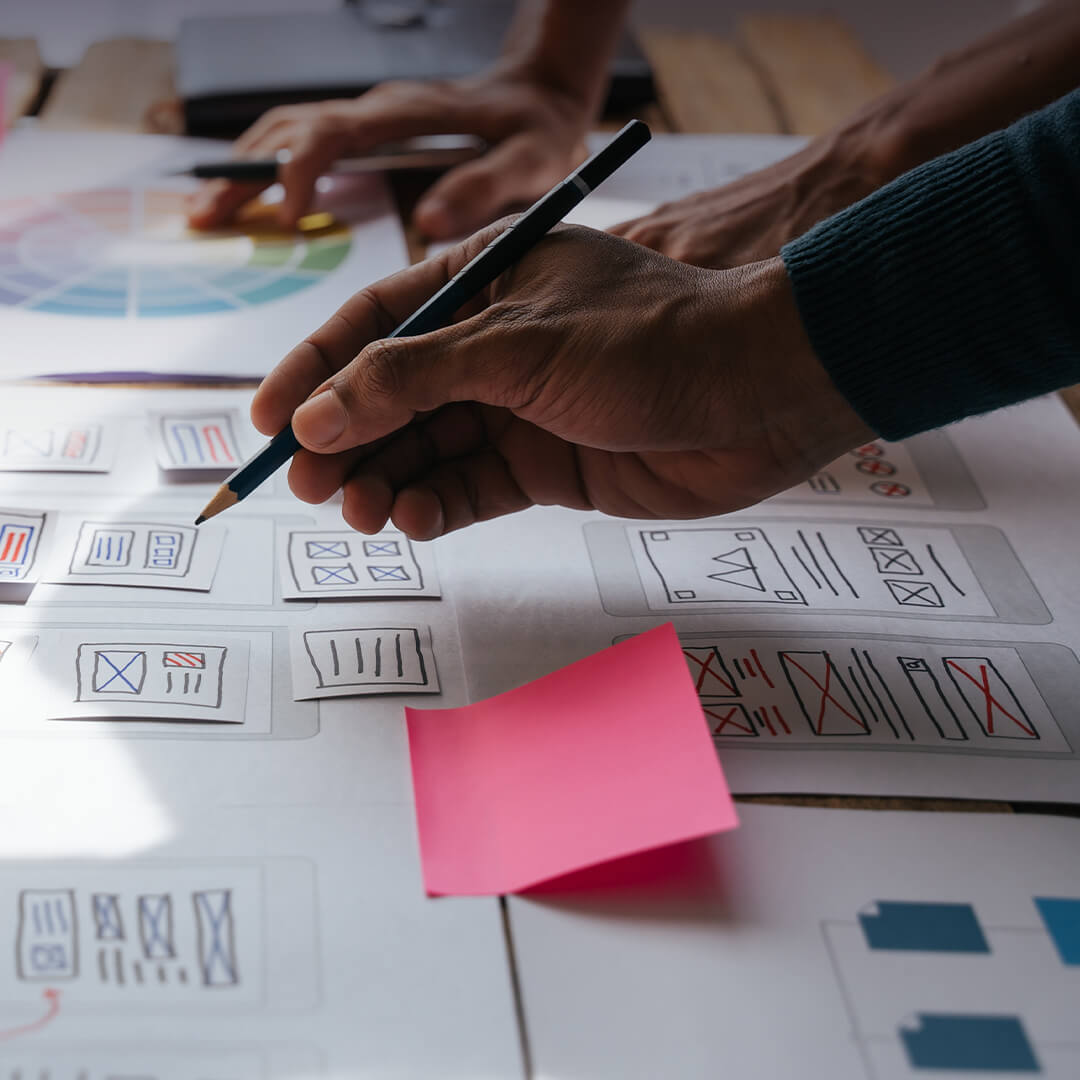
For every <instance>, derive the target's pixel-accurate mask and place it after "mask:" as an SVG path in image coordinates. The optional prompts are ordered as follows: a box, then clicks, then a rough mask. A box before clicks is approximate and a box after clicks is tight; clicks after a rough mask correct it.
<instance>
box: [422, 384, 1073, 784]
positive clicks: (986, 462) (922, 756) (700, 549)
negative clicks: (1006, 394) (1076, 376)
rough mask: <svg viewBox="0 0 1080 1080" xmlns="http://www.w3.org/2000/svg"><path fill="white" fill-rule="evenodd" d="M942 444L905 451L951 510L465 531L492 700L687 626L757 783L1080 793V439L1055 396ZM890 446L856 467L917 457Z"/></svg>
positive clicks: (458, 578) (579, 522)
mask: <svg viewBox="0 0 1080 1080" xmlns="http://www.w3.org/2000/svg"><path fill="white" fill-rule="evenodd" d="M931 435H932V436H933V437H932V438H928V439H927V438H924V437H923V436H919V437H918V439H917V440H908V441H906V442H905V443H903V444H901V448H902V449H903V450H906V451H908V456H909V458H910V460H911V461H912V462H914V463H916V464H917V466H918V473H919V476H920V478H921V480H922V487H921V490H922V491H924V492H925V493H926V494H927V495H929V496H930V497H931V500H932V505H929V506H928V505H924V504H918V505H917V504H914V503H910V502H906V501H905V500H904V499H895V498H889V499H886V498H884V497H880V498H879V497H877V496H873V497H874V498H876V499H877V503H876V504H874V503H871V502H862V503H860V505H859V506H858V507H857V508H853V507H852V506H851V505H849V504H843V505H841V504H839V503H838V504H836V505H835V509H831V507H830V504H829V502H828V500H829V498H830V497H831V496H829V495H817V494H813V495H812V496H810V497H811V498H813V499H814V500H816V501H815V502H814V508H813V510H807V509H806V507H805V506H802V505H799V503H801V502H805V501H806V497H801V498H800V499H799V500H798V502H797V501H796V500H795V499H794V498H786V497H785V498H777V499H774V500H770V501H769V502H768V503H767V504H765V505H762V506H759V507H754V508H750V509H747V510H745V511H741V512H739V513H736V514H731V515H727V516H724V517H717V518H712V519H705V520H701V521H672V522H657V521H641V522H624V521H617V520H614V519H611V518H603V517H601V516H599V515H580V514H575V513H573V512H567V511H560V510H556V509H548V508H544V509H537V510H530V511H528V512H527V513H526V514H525V515H523V516H518V517H510V518H506V519H503V520H500V521H496V522H492V523H489V524H485V525H483V526H481V527H479V528H477V529H474V530H471V531H470V532H469V533H468V535H467V536H463V537H461V538H457V537H454V536H452V537H450V538H448V539H447V540H446V541H445V542H442V543H441V544H440V550H439V555H440V565H441V566H442V567H443V571H444V575H445V576H446V578H447V579H448V580H449V581H451V582H452V583H453V586H454V588H455V590H460V591H461V592H462V593H463V594H465V595H467V596H468V597H469V604H468V605H463V606H462V608H461V621H462V633H463V640H464V647H465V654H466V666H467V670H468V671H469V674H470V679H471V680H472V684H471V690H472V694H473V695H474V696H475V697H482V696H485V695H491V694H494V693H498V692H500V691H502V690H505V689H506V688H507V687H508V686H510V685H513V684H514V683H520V682H524V681H527V680H528V679H531V678H535V677H536V676H537V675H538V674H539V673H541V672H542V671H544V670H550V669H551V668H554V667H558V666H560V665H562V664H566V663H569V662H571V661H573V660H574V659H576V658H578V657H580V656H584V655H587V654H588V653H590V652H592V651H595V650H597V649H599V648H602V647H603V646H604V645H606V644H610V643H612V642H615V641H622V640H624V639H626V638H628V637H630V636H632V635H634V634H638V633H641V632H643V631H645V630H647V629H649V628H651V627H653V626H655V625H657V623H658V622H660V621H662V620H665V619H671V620H672V621H673V622H674V624H675V626H676V628H677V630H678V634H679V639H680V643H681V645H682V648H683V651H684V657H685V662H686V664H687V667H688V669H690V670H691V672H692V674H693V677H694V680H695V685H696V686H697V688H698V691H699V697H700V700H701V704H702V707H703V709H704V711H705V716H706V721H707V722H708V724H709V730H710V732H711V733H712V735H713V740H714V743H715V744H716V747H717V749H718V751H719V752H720V754H721V755H722V759H723V762H724V767H725V771H726V773H727V776H728V780H729V782H730V783H731V785H732V788H733V789H734V790H736V791H741V792H747V793H752V792H775V791H785V790H787V791H806V792H820V793H823V794H829V793H839V792H850V793H852V794H868V795H886V794H887V795H922V796H931V797H932V796H940V797H947V796H952V797H967V798H982V799H1036V800H1040V799H1049V798H1053V799H1060V800H1063V801H1075V800H1076V799H1077V798H1078V792H1080V724H1078V723H1077V720H1076V710H1075V708H1074V705H1073V703H1074V702H1075V700H1076V699H1077V695H1078V694H1080V659H1078V658H1080V601H1078V599H1077V597H1076V596H1075V594H1074V591H1073V590H1072V589H1071V588H1069V587H1068V586H1067V585H1064V584H1063V582H1064V581H1066V580H1068V579H1065V578H1063V576H1062V575H1063V568H1065V567H1070V566H1072V565H1073V564H1074V563H1075V561H1076V554H1075V551H1074V545H1072V544H1071V542H1070V541H1069V539H1068V538H1069V537H1071V536H1073V535H1075V531H1076V522H1077V520H1080V501H1078V495H1077V491H1076V484H1075V477H1074V475H1073V468H1072V463H1073V462H1074V461H1075V460H1077V457H1078V455H1080V433H1078V432H1077V429H1076V424H1075V422H1074V420H1073V419H1072V417H1071V416H1069V414H1068V413H1067V412H1066V411H1065V410H1064V408H1063V407H1062V405H1061V404H1060V402H1058V401H1057V400H1056V399H1044V400H1040V401H1035V402H1029V403H1028V404H1026V405H1023V406H1020V407H1018V408H1016V409H1012V410H1009V411H1008V412H1006V413H1000V414H997V415H992V416H986V417H980V418H976V419H972V420H968V421H964V422H963V423H960V424H956V425H953V426H951V427H950V428H948V429H947V430H946V431H944V432H934V433H931ZM917 443H918V446H917V448H916V444H917ZM868 445H869V444H868ZM877 445H879V446H880V448H881V449H882V450H883V451H884V452H883V453H882V454H880V455H877V454H871V453H868V452H867V451H866V448H865V447H864V448H860V449H862V451H863V453H862V455H861V457H858V458H855V457H853V458H852V460H853V461H854V460H864V459H865V460H874V461H878V460H882V459H884V460H885V461H888V462H893V461H896V462H900V461H901V460H902V458H901V455H900V454H898V453H897V452H896V451H895V450H894V448H892V447H890V446H888V445H885V444H877ZM899 469H900V466H898V472H899ZM859 475H861V474H859ZM867 475H868V476H869V474H867ZM908 475H909V477H910V474H908ZM910 486H911V487H912V488H913V490H915V489H916V488H915V485H914V484H911V485H910ZM875 505H876V506H877V509H876V510H875V509H874V506H875ZM521 567H528V573H527V574H523V573H521V572H520V568H521ZM856 593H857V594H858V595H857V596H856V595H855V594H856Z"/></svg>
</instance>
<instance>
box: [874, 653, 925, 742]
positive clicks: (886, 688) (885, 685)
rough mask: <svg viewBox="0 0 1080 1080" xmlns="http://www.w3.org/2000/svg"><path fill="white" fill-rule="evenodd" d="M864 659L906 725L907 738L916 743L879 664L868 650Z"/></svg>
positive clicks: (901, 721)
mask: <svg viewBox="0 0 1080 1080" xmlns="http://www.w3.org/2000/svg"><path fill="white" fill-rule="evenodd" d="M863 658H864V659H865V660H866V666H867V667H868V668H870V670H871V671H872V672H873V673H874V675H875V676H876V677H877V681H878V682H879V683H881V689H882V690H884V691H885V696H886V697H887V698H888V699H889V701H890V702H892V707H893V709H894V710H895V712H896V716H897V718H898V719H899V721H900V723H901V724H903V725H904V731H906V732H907V737H908V738H909V739H911V740H912V741H914V739H915V736H914V735H913V734H912V731H911V728H910V727H908V722H907V717H905V716H904V710H903V709H901V708H900V706H899V705H898V704H897V701H896V698H894V697H893V692H892V690H891V688H890V687H889V684H888V683H887V682H886V681H885V677H884V676H883V675H882V674H881V672H880V671H878V668H877V664H875V663H874V658H873V657H872V656H871V655H870V653H869V652H867V650H866V649H863Z"/></svg>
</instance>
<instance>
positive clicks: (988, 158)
mask: <svg viewBox="0 0 1080 1080" xmlns="http://www.w3.org/2000/svg"><path fill="white" fill-rule="evenodd" d="M781 254H782V257H783V260H784V265H785V266H786V268H787V272H788V275H789V277H790V279H791V282H792V286H793V288H794V291H795V299H796V302H797V304H798V308H799V313H800V315H801V317H802V320H803V324H804V326H805V327H806V331H807V333H808V335H809V337H810V342H811V344H812V345H813V347H814V350H815V352H816V353H817V355H818V357H819V358H820V359H821V361H822V363H823V364H824V365H825V367H826V369H827V370H828V372H829V374H830V376H831V377H832V379H833V381H834V382H835V383H836V385H837V387H838V388H839V390H840V392H841V393H842V394H843V395H844V396H845V397H846V398H847V400H848V401H849V402H850V403H851V405H852V406H853V407H854V408H855V410H856V411H857V412H858V413H859V414H860V416H861V417H862V418H863V419H864V420H865V421H866V423H867V424H869V426H870V427H871V428H873V429H874V430H875V431H877V432H878V433H879V434H880V435H882V436H884V437H885V438H888V439H900V438H904V437H905V436H907V435H912V434H914V433H915V432H917V431H925V430H926V429H928V428H933V427H939V426H940V425H942V424H947V423H949V422H951V421H953V420H958V419H960V418H961V417H963V416H968V415H971V414H973V413H980V412H986V411H988V410H990V409H996V408H998V407H999V406H1002V405H1008V404H1011V403H1013V402H1017V401H1021V400H1023V399H1025V398H1029V397H1034V396H1035V395H1036V394H1041V393H1046V392H1047V391H1049V390H1054V389H1057V388H1058V387H1061V386H1066V385H1068V384H1070V383H1074V382H1080V90H1077V91H1074V92H1073V93H1071V94H1069V95H1067V96H1066V97H1064V98H1062V99H1061V100H1060V101H1057V102H1055V103H1054V104H1053V105H1050V106H1049V107H1047V108H1045V109H1043V110H1041V111H1040V112H1037V113H1033V114H1032V115H1031V116H1028V117H1025V118H1024V119H1023V120H1020V121H1018V122H1017V123H1016V124H1013V125H1012V126H1011V127H1009V128H1006V129H1005V130H1004V131H998V132H995V133H994V134H992V135H988V136H986V137H985V138H983V139H980V140H979V141H978V142H975V143H972V144H971V145H970V146H965V147H963V148H962V149H960V150H957V151H955V152H953V153H951V154H946V155H945V156H943V157H940V158H937V159H935V160H933V161H930V162H927V163H926V164H925V165H921V166H919V167H918V168H917V169H914V170H912V171H911V172H909V173H905V174H904V175H903V176H901V177H899V178H898V179H896V180H894V181H893V182H892V183H890V184H888V185H886V186H885V187H883V188H881V189H880V190H879V191H877V192H875V193H874V194H873V195H871V196H870V197H869V198H867V199H863V200H862V201H861V202H859V203H856V204H855V205H854V206H852V207H850V208H848V209H847V210H844V211H843V212H841V213H839V214H837V215H836V216H835V217H832V218H829V219H828V220H826V221H823V222H821V223H820V224H819V225H816V226H815V227H814V228H813V229H811V230H810V231H809V232H808V233H806V234H805V235H804V236H802V237H800V238H799V239H797V240H794V241H792V242H791V243H790V244H787V245H786V246H785V247H784V248H783V250H782V252H781Z"/></svg>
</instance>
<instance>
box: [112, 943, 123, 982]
mask: <svg viewBox="0 0 1080 1080" xmlns="http://www.w3.org/2000/svg"><path fill="white" fill-rule="evenodd" d="M113 964H114V966H115V968H116V983H117V985H118V986H123V985H124V953H123V951H122V950H121V949H120V948H119V947H117V948H115V949H114V950H113Z"/></svg>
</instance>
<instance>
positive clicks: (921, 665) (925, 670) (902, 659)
mask: <svg viewBox="0 0 1080 1080" xmlns="http://www.w3.org/2000/svg"><path fill="white" fill-rule="evenodd" d="M896 659H897V662H898V663H899V664H900V670H901V671H902V672H903V673H904V675H905V676H906V677H907V681H908V682H909V683H910V684H911V688H912V689H913V690H914V691H915V696H916V697H917V698H918V699H919V704H920V705H922V707H923V711H924V712H925V713H926V715H927V716H928V717H929V718H930V722H931V723H932V724H933V725H934V727H935V728H937V733H938V734H939V735H940V736H941V737H942V738H943V739H947V740H949V741H956V740H958V739H964V740H966V739H967V737H968V736H967V732H966V731H965V730H964V726H963V724H961V723H960V718H959V717H958V716H957V715H956V713H955V711H954V710H953V707H952V705H951V703H950V702H949V699H948V698H947V697H946V696H945V693H944V691H943V690H942V689H941V684H940V683H939V682H938V681H937V676H936V675H935V674H934V672H933V670H932V669H931V667H930V664H929V662H928V661H927V660H924V659H923V658H922V657H918V656H898V657H897V658H896ZM916 673H918V674H919V675H925V676H926V678H927V679H928V680H929V681H930V684H931V686H933V688H934V692H935V693H936V694H937V696H938V698H939V700H940V701H941V703H942V705H944V706H945V711H946V712H947V713H948V714H949V716H951V717H952V721H953V723H954V724H955V725H956V730H957V731H959V732H960V734H959V735H946V734H945V731H944V729H943V728H942V727H941V725H940V724H939V723H938V721H937V717H935V716H934V714H933V712H932V710H931V708H930V705H929V703H928V702H927V700H926V698H925V697H924V696H923V694H922V691H921V690H920V689H919V685H918V682H917V681H916V679H915V674H916Z"/></svg>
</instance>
